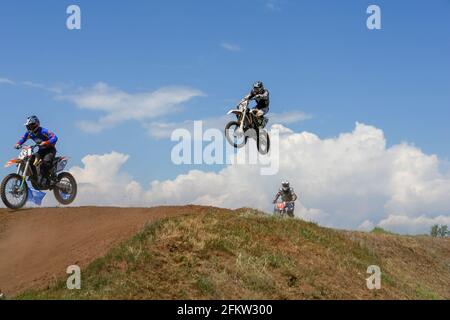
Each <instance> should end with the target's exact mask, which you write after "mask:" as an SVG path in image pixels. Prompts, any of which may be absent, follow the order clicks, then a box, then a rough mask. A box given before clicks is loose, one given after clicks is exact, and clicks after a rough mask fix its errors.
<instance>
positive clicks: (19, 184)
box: [0, 173, 28, 210]
mask: <svg viewBox="0 0 450 320" xmlns="http://www.w3.org/2000/svg"><path fill="white" fill-rule="evenodd" d="M0 194H1V198H2V201H3V203H4V204H5V206H7V207H8V208H10V209H13V210H17V209H20V208H22V207H23V206H24V205H25V203H27V200H28V185H27V184H26V182H24V181H23V178H22V177H21V176H19V175H18V174H15V173H12V174H10V175H7V176H6V177H5V178H4V179H3V181H2V183H1V186H0Z"/></svg>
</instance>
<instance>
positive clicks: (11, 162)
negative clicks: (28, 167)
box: [5, 159, 20, 168]
mask: <svg viewBox="0 0 450 320" xmlns="http://www.w3.org/2000/svg"><path fill="white" fill-rule="evenodd" d="M18 163H20V160H19V159H12V160H9V161H8V162H7V163H6V164H5V168H8V167H11V166H12V165H15V164H18Z"/></svg>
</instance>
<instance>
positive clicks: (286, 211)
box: [273, 201, 294, 218]
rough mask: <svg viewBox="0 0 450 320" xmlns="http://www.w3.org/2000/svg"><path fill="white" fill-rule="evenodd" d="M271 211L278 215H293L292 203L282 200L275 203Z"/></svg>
mask: <svg viewBox="0 0 450 320" xmlns="http://www.w3.org/2000/svg"><path fill="white" fill-rule="evenodd" d="M273 213H274V214H275V215H279V216H282V217H284V216H286V215H287V216H289V217H291V218H293V217H294V203H293V202H289V201H282V202H277V203H275V207H274V209H273Z"/></svg>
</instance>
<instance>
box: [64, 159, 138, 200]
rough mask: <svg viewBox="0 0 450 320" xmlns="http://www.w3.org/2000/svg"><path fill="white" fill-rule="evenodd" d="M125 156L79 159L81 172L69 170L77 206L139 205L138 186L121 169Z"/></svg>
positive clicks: (77, 168) (78, 168)
mask: <svg viewBox="0 0 450 320" xmlns="http://www.w3.org/2000/svg"><path fill="white" fill-rule="evenodd" d="M128 159H129V156H128V155H125V154H121V153H118V152H114V151H113V152H111V153H109V154H104V155H88V156H86V157H84V158H83V159H82V163H83V165H84V167H83V168H80V167H73V168H71V169H70V172H71V173H72V174H73V175H74V177H75V178H76V180H77V183H78V199H79V200H78V201H77V204H78V205H79V204H95V205H107V206H131V205H133V206H139V205H140V204H142V202H141V199H140V197H141V195H142V188H141V186H140V185H139V184H138V183H137V182H136V181H134V180H133V179H132V178H131V177H130V176H129V175H128V174H126V173H124V172H121V171H120V169H121V167H122V166H123V165H124V164H125V162H127V160H128Z"/></svg>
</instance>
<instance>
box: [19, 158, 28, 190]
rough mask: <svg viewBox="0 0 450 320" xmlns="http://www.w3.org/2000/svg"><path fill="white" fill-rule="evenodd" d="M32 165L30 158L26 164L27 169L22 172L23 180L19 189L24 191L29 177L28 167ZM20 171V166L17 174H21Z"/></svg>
mask: <svg viewBox="0 0 450 320" xmlns="http://www.w3.org/2000/svg"><path fill="white" fill-rule="evenodd" d="M29 167H30V160H28V161H27V164H26V165H25V169H24V170H23V172H22V182H21V183H20V187H19V191H20V192H22V191H23V187H24V185H25V184H26V181H25V180H26V179H27V172H28V168H29ZM19 172H20V167H19V168H18V169H17V174H19Z"/></svg>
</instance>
